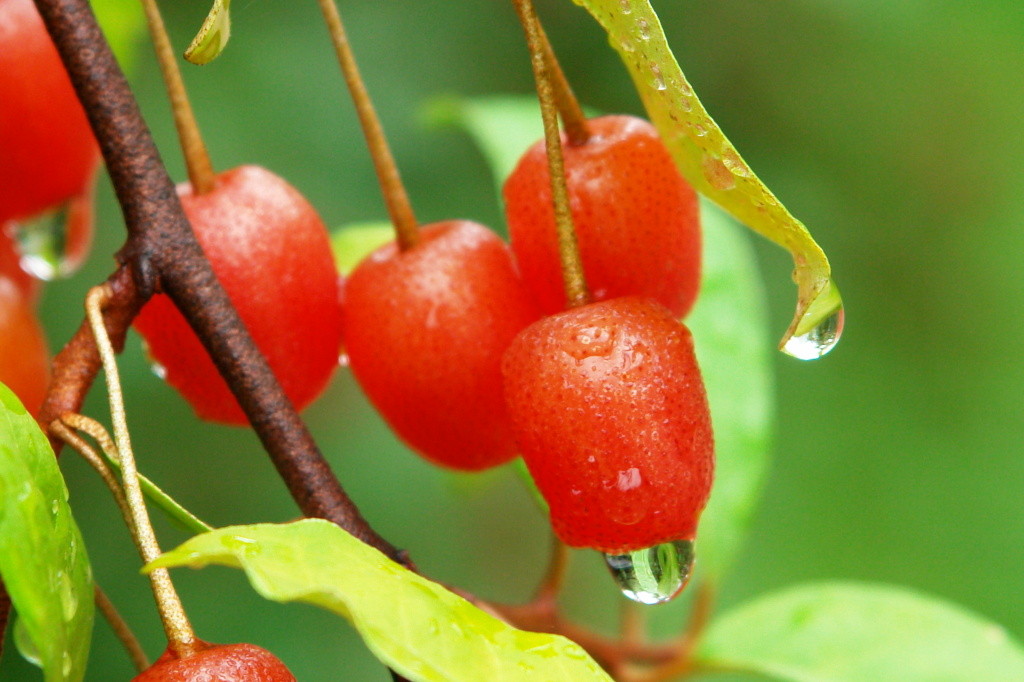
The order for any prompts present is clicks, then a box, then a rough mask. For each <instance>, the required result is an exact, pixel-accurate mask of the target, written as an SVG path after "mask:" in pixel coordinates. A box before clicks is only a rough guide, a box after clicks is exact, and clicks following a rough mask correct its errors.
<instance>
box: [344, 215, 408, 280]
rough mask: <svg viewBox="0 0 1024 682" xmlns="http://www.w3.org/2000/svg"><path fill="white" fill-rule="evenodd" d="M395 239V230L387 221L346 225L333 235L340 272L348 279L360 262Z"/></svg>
mask: <svg viewBox="0 0 1024 682" xmlns="http://www.w3.org/2000/svg"><path fill="white" fill-rule="evenodd" d="M394 239H395V229H394V228H393V227H392V226H391V223H389V222H385V221H379V222H372V223H355V224H352V225H345V226H343V227H340V228H338V229H337V230H334V232H332V233H331V250H332V251H334V262H335V264H336V265H337V266H338V272H340V273H341V274H343V275H345V276H346V277H347V276H348V275H350V274H351V273H352V271H353V270H355V269H356V266H357V265H359V263H360V261H362V260H363V259H364V258H366V257H367V256H369V255H370V254H371V253H373V252H374V251H376V250H377V249H378V248H380V247H381V246H384V245H385V244H387V243H388V242H390V241H394Z"/></svg>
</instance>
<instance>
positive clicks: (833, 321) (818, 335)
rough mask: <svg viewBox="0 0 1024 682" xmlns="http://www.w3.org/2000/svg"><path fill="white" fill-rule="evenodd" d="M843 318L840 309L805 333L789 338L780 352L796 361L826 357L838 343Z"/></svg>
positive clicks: (841, 331)
mask: <svg viewBox="0 0 1024 682" xmlns="http://www.w3.org/2000/svg"><path fill="white" fill-rule="evenodd" d="M845 317H846V315H845V313H844V312H843V309H842V308H841V307H840V308H839V309H837V310H836V311H835V312H833V313H832V314H831V315H829V316H828V317H827V318H825V319H824V320H823V321H822V322H821V323H819V324H818V325H817V326H816V327H814V328H813V329H811V330H810V331H808V332H807V333H805V334H800V335H799V336H792V337H790V339H789V341H787V342H786V345H785V346H783V348H782V351H783V352H784V353H786V354H787V355H791V356H793V357H794V358H796V359H797V360H817V359H818V358H820V357H823V356H825V355H827V354H828V353H829V351H831V350H832V349H833V348H835V347H836V344H837V343H839V338H840V337H841V336H842V334H843V322H844V320H845Z"/></svg>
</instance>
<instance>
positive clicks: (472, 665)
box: [146, 519, 611, 682]
mask: <svg viewBox="0 0 1024 682" xmlns="http://www.w3.org/2000/svg"><path fill="white" fill-rule="evenodd" d="M207 564H220V565H224V566H232V567H235V568H241V569H243V570H244V571H245V572H246V575H247V576H248V577H249V581H250V582H251V583H252V586H253V587H254V588H255V589H256V591H257V592H259V593H260V594H261V595H263V596H264V597H266V598H268V599H272V600H274V601H281V602H290V601H301V602H306V603H309V604H314V605H316V606H320V607H323V608H326V609H328V610H330V611H334V612H335V613H337V614H338V615H341V616H343V617H345V618H346V619H348V620H349V621H350V622H351V623H352V625H353V626H354V627H355V628H356V630H358V631H359V634H360V635H361V636H362V638H363V641H364V642H366V645H367V646H368V647H369V648H370V650H371V651H372V652H373V653H374V655H376V656H377V658H379V659H380V660H381V661H382V662H383V663H384V664H385V665H387V666H388V667H389V668H391V669H392V670H394V671H395V672H397V673H398V674H400V675H402V676H403V677H406V678H408V679H410V680H415V681H419V682H428V681H434V682H458V681H460V680H503V681H504V682H512V681H514V680H524V681H531V682H532V681H533V680H579V681H581V682H582V681H585V680H603V681H605V682H610V679H611V678H609V677H608V676H607V674H605V672H604V671H603V670H601V668H600V667H599V666H598V665H597V663H595V662H594V661H593V659H591V658H590V656H589V655H587V653H586V652H585V651H584V650H583V649H582V648H580V647H579V645H577V644H575V643H573V642H570V641H569V640H567V639H565V638H564V637H560V636H557V635H550V634H540V633H536V632H525V631H522V630H517V629H515V628H513V627H511V626H509V625H506V624H505V623H503V622H501V621H499V620H498V619H496V618H494V617H493V616H490V615H489V614H487V613H484V612H483V611H481V610H480V609H478V608H476V607H475V606H473V605H472V604H470V603H469V602H467V601H466V600H465V599H462V598H461V597H459V596H456V595H455V594H452V593H451V592H449V591H448V590H446V589H445V588H444V587H442V586H441V585H438V584H437V583H434V582H431V581H429V580H427V579H426V578H424V577H422V576H420V575H417V574H415V573H413V572H411V571H408V570H406V569H405V568H403V567H402V566H399V565H398V564H396V563H394V562H393V561H391V560H390V559H388V558H387V557H385V556H384V555H383V554H381V553H380V552H378V551H377V550H375V549H373V548H372V547H370V546H369V545H365V544H363V543H362V542H360V541H359V540H356V539H355V538H354V537H352V536H351V535H349V534H348V533H346V532H345V531H343V530H342V529H341V528H339V527H338V526H336V525H334V524H332V523H329V522H327V521H321V520H318V519H307V520H303V521H297V522H295V523H290V524H283V525H275V524H260V525H254V526H234V527H230V528H221V529H219V530H215V531H213V532H211V533H206V534H205V535H199V536H197V537H194V538H192V539H191V540H189V541H187V542H185V544H183V545H181V546H180V547H178V548H177V549H174V550H172V551H170V552H167V553H166V554H164V555H163V556H161V557H160V558H159V559H157V560H156V561H154V562H152V563H151V564H149V565H148V566H147V567H146V570H152V569H154V568H158V567H168V568H169V567H173V566H193V567H201V566H205V565H207Z"/></svg>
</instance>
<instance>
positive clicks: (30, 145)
mask: <svg viewBox="0 0 1024 682" xmlns="http://www.w3.org/2000/svg"><path fill="white" fill-rule="evenodd" d="M0 102H2V103H3V104H2V106H0V159H3V162H2V163H0V223H3V222H5V221H7V220H12V219H18V220H23V219H26V218H30V217H31V216H34V215H35V214H37V213H40V212H41V211H44V210H46V209H48V208H50V207H53V206H56V205H58V204H62V203H64V202H66V201H68V200H69V199H72V198H74V197H77V196H81V195H84V194H86V193H87V192H88V191H89V190H90V181H91V178H92V176H93V173H94V171H95V169H96V167H97V164H98V163H99V150H98V147H97V146H96V142H95V140H94V139H93V136H92V131H91V130H90V128H89V124H88V121H87V120H86V118H85V113H84V112H83V111H82V107H81V105H80V104H79V103H78V99H77V98H76V97H75V93H74V90H73V89H72V87H71V82H70V81H69V80H68V76H67V74H66V73H65V72H64V67H63V65H62V64H61V61H60V57H59V56H58V55H57V50H56V48H55V47H54V46H53V43H52V42H51V40H50V36H49V35H48V34H47V32H46V28H45V27H44V26H43V21H42V18H41V17H40V16H39V13H38V12H37V11H36V8H35V5H34V4H33V3H32V0H0Z"/></svg>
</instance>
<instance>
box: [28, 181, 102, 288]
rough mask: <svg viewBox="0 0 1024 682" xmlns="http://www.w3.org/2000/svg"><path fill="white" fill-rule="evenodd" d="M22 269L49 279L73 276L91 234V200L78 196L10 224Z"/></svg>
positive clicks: (83, 257)
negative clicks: (19, 254)
mask: <svg viewBox="0 0 1024 682" xmlns="http://www.w3.org/2000/svg"><path fill="white" fill-rule="evenodd" d="M11 227H12V228H13V230H12V234H13V235H14V238H15V239H16V241H17V243H18V250H19V251H20V253H21V268H22V269H23V270H24V271H25V272H27V273H29V274H30V275H32V276H33V277H36V278H37V279H42V280H46V281H50V280H54V279H60V278H63V277H68V276H70V275H72V274H73V273H74V272H75V271H76V270H78V267H79V266H80V265H81V264H82V261H83V260H84V259H85V252H86V251H87V246H88V241H89V239H90V237H89V235H91V233H92V201H91V199H90V198H89V197H75V198H72V199H70V200H68V201H66V202H65V203H63V204H60V205H59V206H57V207H55V208H52V209H50V210H48V211H44V212H43V213H40V214H38V215H36V216H33V217H31V218H28V219H25V220H16V221H13V222H12V223H11Z"/></svg>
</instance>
